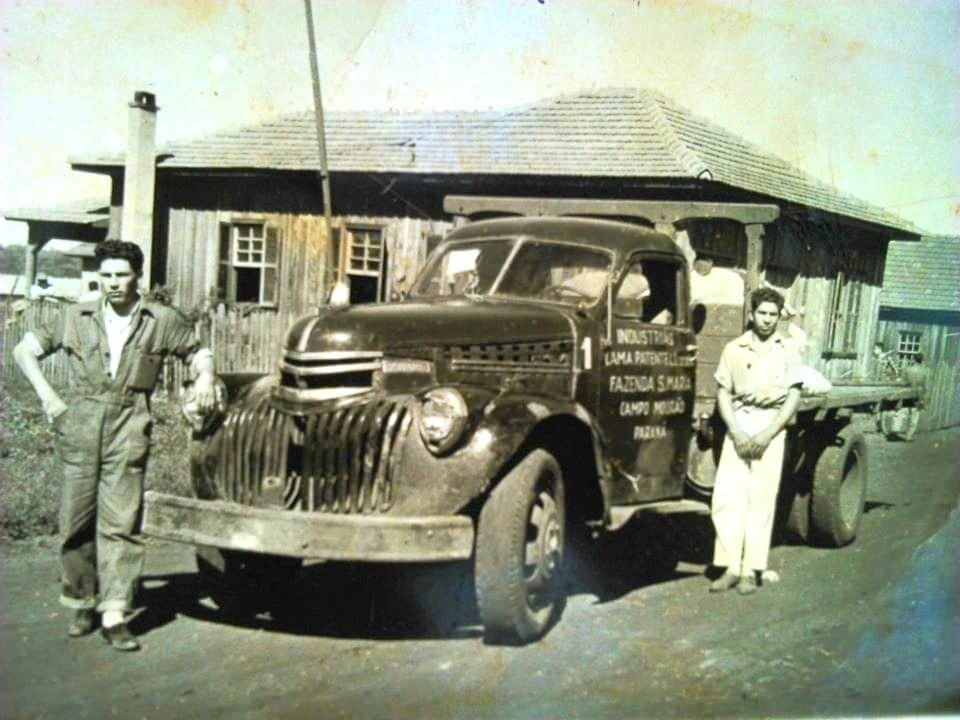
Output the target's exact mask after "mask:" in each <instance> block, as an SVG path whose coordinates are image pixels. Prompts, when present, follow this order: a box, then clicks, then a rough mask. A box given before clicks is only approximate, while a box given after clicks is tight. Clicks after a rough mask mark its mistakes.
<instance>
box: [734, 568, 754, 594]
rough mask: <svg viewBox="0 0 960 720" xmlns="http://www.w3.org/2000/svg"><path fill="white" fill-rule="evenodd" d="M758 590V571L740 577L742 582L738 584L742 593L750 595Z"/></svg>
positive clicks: (738, 590)
mask: <svg viewBox="0 0 960 720" xmlns="http://www.w3.org/2000/svg"><path fill="white" fill-rule="evenodd" d="M756 591H757V575H756V573H750V574H749V575H744V576H743V577H742V578H740V582H739V583H738V584H737V592H738V593H740V594H741V595H750V594H752V593H755V592H756Z"/></svg>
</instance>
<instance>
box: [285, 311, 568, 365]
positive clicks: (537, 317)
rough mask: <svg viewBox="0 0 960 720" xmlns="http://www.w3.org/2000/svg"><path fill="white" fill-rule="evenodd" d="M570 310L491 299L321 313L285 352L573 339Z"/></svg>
mask: <svg viewBox="0 0 960 720" xmlns="http://www.w3.org/2000/svg"><path fill="white" fill-rule="evenodd" d="M571 313H572V311H568V310H565V309H564V308H562V307H560V306H557V307H551V306H545V305H537V304H533V303H525V302H509V301H502V300H490V299H486V298H483V299H470V298H456V299H450V300H437V301H431V302H424V301H406V302H402V303H391V304H383V305H355V306H352V307H347V308H340V309H329V308H321V310H320V312H319V314H318V315H314V316H311V317H307V318H303V319H301V320H298V321H297V322H296V323H295V324H294V325H293V327H291V328H290V332H289V333H288V335H287V343H286V347H287V349H288V350H293V351H298V352H323V351H350V350H381V351H388V352H389V351H391V350H403V349H405V348H411V347H417V348H423V347H427V346H437V345H461V344H471V345H474V344H484V343H517V342H532V341H535V340H540V341H546V340H563V339H569V338H570V337H571V336H572V334H573V325H572V319H571V318H570V317H569V315H570V314H571Z"/></svg>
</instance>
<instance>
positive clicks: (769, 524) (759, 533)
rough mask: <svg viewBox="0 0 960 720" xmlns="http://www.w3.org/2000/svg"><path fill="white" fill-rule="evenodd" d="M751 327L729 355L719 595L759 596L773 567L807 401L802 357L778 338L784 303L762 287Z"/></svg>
mask: <svg viewBox="0 0 960 720" xmlns="http://www.w3.org/2000/svg"><path fill="white" fill-rule="evenodd" d="M750 309H751V312H750V320H751V327H750V329H749V330H748V331H747V332H745V333H744V334H743V335H741V336H740V337H738V338H737V339H736V340H733V341H731V342H730V343H728V344H727V346H726V347H725V348H724V349H723V353H722V354H721V356H720V363H719V365H718V366H717V372H716V380H717V385H718V391H717V407H718V409H719V411H720V416H721V417H722V418H723V420H724V422H725V423H726V425H727V434H726V437H725V439H724V442H723V450H722V452H721V455H720V464H719V466H718V467H717V476H716V484H715V487H714V491H713V502H712V509H711V516H712V518H713V524H714V527H715V528H716V533H717V539H716V544H715V546H714V555H713V563H714V565H716V566H718V567H722V568H724V569H725V570H724V573H723V575H721V576H720V577H719V578H717V579H716V580H715V581H713V583H711V585H710V591H711V592H720V591H723V590H729V589H731V588H733V587H737V592H739V593H740V594H742V595H748V594H750V593H753V592H756V590H757V574H759V573H762V572H763V571H764V570H765V569H766V567H767V555H768V553H769V551H770V534H771V531H772V529H773V517H774V512H775V510H776V500H777V490H778V489H779V487H780V475H781V473H782V472H783V451H784V439H785V432H784V427H785V426H786V424H787V423H788V422H789V421H790V418H791V417H793V414H794V413H795V412H796V410H797V404H798V403H799V400H800V385H801V382H802V381H801V379H800V376H799V367H800V358H799V357H798V355H797V353H796V350H795V349H794V347H793V345H791V343H789V342H788V341H786V339H785V338H783V337H781V336H780V335H778V334H777V332H776V329H777V321H778V320H779V319H780V311H781V310H782V309H783V297H782V296H781V295H780V293H778V292H777V291H776V290H772V289H770V288H761V289H759V290H755V291H754V292H753V293H752V294H751V296H750Z"/></svg>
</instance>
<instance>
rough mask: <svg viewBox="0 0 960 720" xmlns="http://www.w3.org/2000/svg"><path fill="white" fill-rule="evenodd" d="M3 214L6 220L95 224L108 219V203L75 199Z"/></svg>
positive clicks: (99, 200)
mask: <svg viewBox="0 0 960 720" xmlns="http://www.w3.org/2000/svg"><path fill="white" fill-rule="evenodd" d="M3 216H4V217H5V218H6V219H7V220H24V221H39V222H61V223H72V224H75V225H97V224H98V223H101V224H102V223H106V222H107V221H108V220H109V219H110V203H109V202H106V201H104V200H102V199H87V200H77V201H75V202H72V203H66V204H63V205H56V206H51V207H43V208H16V209H13V210H4V211H3Z"/></svg>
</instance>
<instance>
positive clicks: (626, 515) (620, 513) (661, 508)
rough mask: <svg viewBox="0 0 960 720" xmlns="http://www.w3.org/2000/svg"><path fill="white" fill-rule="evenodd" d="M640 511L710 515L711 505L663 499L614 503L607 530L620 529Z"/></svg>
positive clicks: (658, 513) (662, 513)
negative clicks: (637, 502)
mask: <svg viewBox="0 0 960 720" xmlns="http://www.w3.org/2000/svg"><path fill="white" fill-rule="evenodd" d="M640 513H655V514H657V515H675V514H677V513H693V514H695V515H709V514H710V506H709V505H708V504H707V503H705V502H700V501H699V500H686V499H684V500H661V501H659V502H652V503H644V504H643V505H614V506H613V507H611V508H610V522H609V523H608V524H607V530H619V529H620V528H622V527H623V526H624V525H626V524H627V523H628V522H630V520H631V519H632V518H633V516H634V515H638V514H640Z"/></svg>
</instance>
